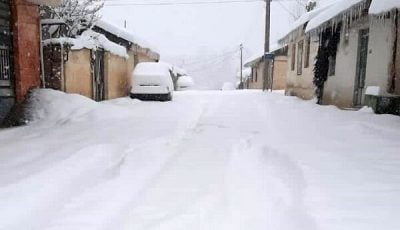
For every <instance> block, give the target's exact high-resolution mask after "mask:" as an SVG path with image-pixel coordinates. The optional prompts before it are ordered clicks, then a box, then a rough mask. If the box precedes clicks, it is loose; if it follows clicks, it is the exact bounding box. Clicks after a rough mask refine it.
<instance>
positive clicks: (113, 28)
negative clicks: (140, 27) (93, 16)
mask: <svg viewBox="0 0 400 230" xmlns="http://www.w3.org/2000/svg"><path fill="white" fill-rule="evenodd" d="M96 26H97V27H99V28H101V29H103V30H105V31H107V32H109V33H112V34H114V35H115V36H117V37H120V38H122V39H124V40H126V41H129V42H132V43H134V44H136V45H139V46H141V47H143V48H149V49H151V50H152V51H154V52H157V49H156V47H155V46H153V45H151V44H150V43H148V42H147V41H146V40H144V39H142V38H140V37H139V36H137V35H136V34H133V33H132V32H131V31H129V30H127V29H125V28H121V27H119V26H117V25H114V24H112V23H110V22H107V21H105V20H104V19H100V20H98V21H97V22H96Z"/></svg>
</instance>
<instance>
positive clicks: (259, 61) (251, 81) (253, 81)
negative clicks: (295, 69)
mask: <svg viewBox="0 0 400 230" xmlns="http://www.w3.org/2000/svg"><path fill="white" fill-rule="evenodd" d="M271 54H272V55H273V59H272V60H271V61H272V63H271V69H270V72H271V73H273V74H272V75H270V76H268V77H267V78H264V64H265V61H264V57H263V56H259V57H256V58H253V59H251V60H250V61H248V62H247V63H246V64H245V67H247V68H250V69H251V72H250V76H249V77H248V79H247V82H246V83H247V86H248V87H247V88H249V89H263V88H264V86H267V88H271V85H270V84H271V82H272V89H273V90H283V89H285V86H286V70H287V62H288V61H287V47H286V46H284V47H281V48H278V49H275V50H273V51H272V52H271ZM271 79H273V80H271ZM265 81H267V82H265ZM268 83H269V85H268Z"/></svg>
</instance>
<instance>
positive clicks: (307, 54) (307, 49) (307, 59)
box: [304, 37, 311, 68]
mask: <svg viewBox="0 0 400 230" xmlns="http://www.w3.org/2000/svg"><path fill="white" fill-rule="evenodd" d="M304 46H305V52H304V68H309V67H310V52H311V38H310V37H308V38H307V39H306V42H305V44H304Z"/></svg>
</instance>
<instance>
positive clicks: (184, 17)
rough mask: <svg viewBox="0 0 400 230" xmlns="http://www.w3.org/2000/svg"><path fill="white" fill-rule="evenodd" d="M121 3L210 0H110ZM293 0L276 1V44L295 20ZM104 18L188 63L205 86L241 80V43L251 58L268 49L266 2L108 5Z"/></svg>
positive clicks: (273, 21) (182, 63) (177, 60)
mask: <svg viewBox="0 0 400 230" xmlns="http://www.w3.org/2000/svg"><path fill="white" fill-rule="evenodd" d="M111 1H112V2H114V1H115V2H119V3H129V2H131V3H132V2H133V3H151V2H155V3H160V2H194V1H196V2H198V1H202V2H203V1H210V0H169V1H166V0H146V1H145V0H120V1H117V0H108V1H107V2H111ZM295 5H296V3H294V2H293V1H280V2H273V3H272V6H271V44H272V45H273V44H274V43H276V41H277V39H278V38H280V37H281V36H282V35H283V34H284V33H285V32H286V31H287V29H288V27H289V26H290V23H292V22H293V17H292V15H291V14H290V13H289V12H294V11H295V10H294V8H295ZM102 14H103V19H105V20H107V21H109V22H112V23H114V24H117V25H119V26H121V27H123V26H124V21H125V20H126V21H127V29H129V30H131V31H132V32H133V33H134V34H135V35H136V36H138V37H140V38H141V39H144V40H146V41H147V42H148V43H150V44H151V45H152V46H153V47H156V49H157V51H158V52H159V53H160V54H161V59H162V60H163V61H167V62H171V63H172V64H175V65H178V66H180V67H183V68H186V69H187V70H188V72H189V74H190V75H192V76H193V77H194V79H195V81H196V83H197V85H198V86H199V88H219V87H220V86H221V84H222V83H223V82H225V81H230V82H235V81H236V79H235V75H236V72H237V71H238V69H239V67H240V65H239V60H240V59H239V52H238V51H239V44H241V43H243V45H244V47H245V49H244V55H245V59H248V58H249V57H251V56H254V55H255V54H262V50H263V46H264V45H263V44H264V21H265V3H263V2H250V3H230V4H227V3H225V4H209V5H167V6H166V5H162V6H160V5H155V6H138V5H130V6H106V7H105V8H104V10H103V12H102Z"/></svg>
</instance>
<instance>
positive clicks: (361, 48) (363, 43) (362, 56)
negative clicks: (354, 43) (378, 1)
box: [354, 29, 369, 107]
mask: <svg viewBox="0 0 400 230" xmlns="http://www.w3.org/2000/svg"><path fill="white" fill-rule="evenodd" d="M368 41H369V29H363V30H360V32H359V41H358V57H357V70H356V81H355V87H354V106H355V107H359V106H361V105H362V103H363V97H364V90H365V77H366V73H367V60H368Z"/></svg>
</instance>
